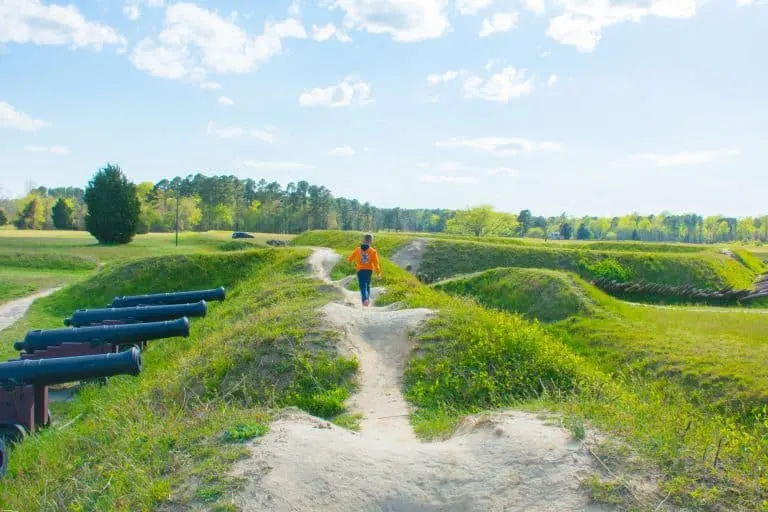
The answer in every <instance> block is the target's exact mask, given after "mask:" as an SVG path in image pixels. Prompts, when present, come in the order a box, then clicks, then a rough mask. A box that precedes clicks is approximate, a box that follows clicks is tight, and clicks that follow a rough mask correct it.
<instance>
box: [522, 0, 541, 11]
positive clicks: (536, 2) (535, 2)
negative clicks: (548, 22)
mask: <svg viewBox="0 0 768 512" xmlns="http://www.w3.org/2000/svg"><path fill="white" fill-rule="evenodd" d="M523 5H525V8H526V9H528V10H529V11H532V12H535V13H536V14H544V0H523Z"/></svg>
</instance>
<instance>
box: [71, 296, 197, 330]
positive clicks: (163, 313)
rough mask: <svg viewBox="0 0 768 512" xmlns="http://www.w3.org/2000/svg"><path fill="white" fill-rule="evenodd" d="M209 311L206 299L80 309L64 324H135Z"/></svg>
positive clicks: (74, 325) (193, 315)
mask: <svg viewBox="0 0 768 512" xmlns="http://www.w3.org/2000/svg"><path fill="white" fill-rule="evenodd" d="M207 311H208V305H207V304H206V303H205V301H204V300H201V301H199V302H193V303H191V304H167V305H161V306H133V307H127V308H103V309H78V310H77V311H75V312H74V313H73V314H72V316H71V317H69V318H67V319H65V320H64V325H70V326H72V327H85V326H89V325H101V324H104V325H107V324H110V325H112V324H134V323H144V322H161V321H166V320H175V319H177V318H181V317H201V316H205V314H206V313H207Z"/></svg>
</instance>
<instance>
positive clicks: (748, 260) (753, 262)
mask: <svg viewBox="0 0 768 512" xmlns="http://www.w3.org/2000/svg"><path fill="white" fill-rule="evenodd" d="M733 253H734V254H735V255H736V258H738V259H739V261H741V263H742V264H743V265H744V266H746V267H747V268H748V269H750V270H751V271H752V272H755V273H756V274H761V273H763V272H765V270H766V266H765V264H764V263H763V262H762V261H761V260H760V258H758V257H757V256H755V255H754V254H752V253H751V252H750V251H747V250H746V249H733Z"/></svg>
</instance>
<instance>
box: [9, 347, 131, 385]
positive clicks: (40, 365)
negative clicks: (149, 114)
mask: <svg viewBox="0 0 768 512" xmlns="http://www.w3.org/2000/svg"><path fill="white" fill-rule="evenodd" d="M139 373H141V352H139V349H137V348H136V347H131V348H130V349H129V350H124V351H123V352H113V353H111V354H99V355H92V356H76V357H60V358H55V359H33V360H30V359H25V360H18V361H9V362H7V363H0V385H6V386H7V385H12V386H24V385H38V386H50V385H54V384H64V383H66V382H76V381H80V380H86V379H96V378H100V377H111V376H113V375H138V374H139Z"/></svg>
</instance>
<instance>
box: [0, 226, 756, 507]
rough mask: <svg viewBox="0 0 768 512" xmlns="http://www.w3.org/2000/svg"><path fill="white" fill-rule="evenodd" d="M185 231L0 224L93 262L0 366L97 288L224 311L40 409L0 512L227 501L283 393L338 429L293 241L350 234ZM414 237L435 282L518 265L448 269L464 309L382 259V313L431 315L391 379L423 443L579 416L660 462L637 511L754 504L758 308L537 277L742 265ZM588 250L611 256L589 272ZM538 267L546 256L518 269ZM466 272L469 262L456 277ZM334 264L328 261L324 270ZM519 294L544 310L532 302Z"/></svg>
mask: <svg viewBox="0 0 768 512" xmlns="http://www.w3.org/2000/svg"><path fill="white" fill-rule="evenodd" d="M14 233H16V232H14ZM4 235H5V233H4V232H0V237H2V236H4ZM57 235H58V234H57ZM188 235H189V238H188V239H187V240H186V241H185V243H184V244H183V245H182V246H183V248H181V247H180V248H179V249H180V250H179V251H178V252H179V253H181V254H179V253H176V252H175V251H176V248H175V247H173V245H172V235H162V236H155V235H148V236H146V238H137V240H136V242H134V243H133V244H137V245H135V246H134V245H133V244H130V245H129V246H125V247H122V248H117V247H99V246H94V244H93V242H92V240H90V241H89V240H88V239H87V238H83V237H82V234H77V236H76V237H73V238H69V237H68V236H64V235H62V237H61V238H63V239H65V240H68V241H66V242H64V241H62V240H61V239H58V238H57V237H52V238H56V240H54V241H52V242H50V245H51V246H56V247H51V246H49V245H48V242H47V241H46V240H45V237H46V236H48V235H47V234H45V235H44V236H43V237H42V238H39V237H38V238H36V237H34V236H29V240H26V241H25V240H24V238H25V237H24V236H21V235H16V234H13V235H11V237H9V238H13V237H16V238H14V241H13V244H15V245H13V246H12V247H11V246H5V245H2V242H3V241H4V239H2V238H0V254H2V253H3V251H6V254H10V253H15V252H19V251H20V252H21V253H23V254H30V255H34V256H35V257H36V258H42V260H43V261H53V260H54V259H55V258H56V257H63V256H66V257H72V258H76V260H72V261H73V262H74V261H84V262H90V264H91V265H93V264H94V263H95V262H98V263H106V265H104V266H103V267H101V268H100V269H99V271H98V273H95V274H94V270H93V269H92V267H89V268H90V270H89V269H83V270H76V271H74V272H75V273H78V272H79V273H85V274H86V277H83V278H82V279H80V280H79V281H78V282H76V283H75V284H73V285H71V286H69V287H67V288H65V289H64V290H61V291H59V292H57V293H55V294H54V295H52V296H50V297H46V298H44V299H40V300H39V301H37V302H36V303H35V304H34V305H33V306H32V308H31V309H30V311H29V313H28V314H27V315H26V317H25V318H24V319H22V320H21V321H20V322H17V324H16V325H14V326H13V327H11V328H10V329H7V330H5V331H2V332H0V357H10V356H12V355H14V354H15V352H14V351H13V350H12V347H11V342H12V341H13V340H15V339H20V338H21V337H23V334H24V333H25V332H26V331H27V330H28V329H30V328H32V327H36V328H41V327H42V328H45V327H61V326H62V319H63V318H64V317H65V316H68V315H69V314H70V313H71V312H72V311H73V310H74V309H76V308H79V307H88V306H100V305H103V304H106V303H107V302H109V301H110V300H111V299H112V297H114V296H115V295H119V294H129V293H138V292H147V293H150V292H153V291H161V290H162V291H174V290H179V289H189V288H201V287H206V288H207V287H215V286H219V285H225V286H227V289H228V294H227V300H226V301H225V302H223V303H212V304H211V309H210V311H209V314H208V316H207V317H206V318H204V319H195V320H193V322H192V323H193V327H192V335H191V336H190V337H189V338H185V339H168V340H159V341H156V342H153V343H151V344H150V346H149V348H148V350H146V351H145V353H144V354H143V357H144V362H145V367H144V372H143V374H142V375H141V376H140V377H139V378H132V377H117V378H113V379H110V383H109V385H108V386H106V387H104V388H95V387H90V386H85V387H84V388H83V389H81V390H80V392H79V393H78V395H77V396H76V398H75V399H74V401H72V402H71V403H69V404H56V406H55V408H54V414H55V417H56V425H54V427H53V428H52V429H49V430H47V431H44V432H41V433H40V434H39V435H34V436H31V437H30V438H28V439H27V440H26V441H25V442H24V443H23V444H21V445H20V446H18V447H17V448H14V449H13V451H12V454H11V468H10V472H9V474H8V476H7V477H6V478H5V479H4V480H2V481H0V503H2V504H3V508H7V509H11V510H43V511H48V510H51V511H53V510H62V509H66V510H147V509H155V508H159V507H161V506H164V507H170V508H174V507H177V508H185V507H190V506H193V505H194V506H198V507H201V508H208V509H213V510H232V508H231V502H230V499H229V496H230V495H231V493H232V492H233V491H234V490H235V489H236V488H237V486H238V482H235V481H232V480H231V479H230V478H229V477H228V476H227V471H226V470H227V468H228V467H229V465H230V464H231V463H232V462H233V461H235V460H237V459H238V458H240V457H242V456H244V455H245V454H246V452H245V450H244V448H243V447H242V445H241V444H240V443H239V441H242V440H244V439H247V438H250V437H253V436H257V435H261V434H263V433H264V432H265V431H266V430H267V429H268V428H269V426H268V425H269V420H270V417H271V411H272V410H273V409H272V408H274V407H281V406H285V405H297V406H299V407H302V408H304V409H306V410H308V411H309V412H311V413H313V414H316V415H320V416H322V417H326V418H329V419H331V420H333V421H337V422H339V423H343V424H348V416H347V415H345V407H344V401H345V399H346V398H347V397H348V396H349V394H350V393H351V392H352V391H353V389H354V387H353V384H352V377H353V375H354V373H355V372H356V370H357V362H356V361H355V360H354V359H347V358H345V357H341V356H340V355H339V354H338V353H337V351H336V347H335V343H336V341H337V339H338V336H339V333H337V332H331V331H327V330H325V329H323V328H322V326H321V325H320V324H319V318H320V316H319V314H318V308H319V307H320V306H321V305H323V304H325V303H327V302H328V301H329V300H332V299H333V298H334V296H333V295H332V292H331V291H329V289H328V287H326V286H323V285H322V284H321V283H318V282H315V281H312V280H310V279H309V278H307V277H306V261H305V258H306V256H307V255H308V254H309V251H308V249H306V248H303V247H298V246H302V245H308V246H327V247H332V248H334V249H336V250H338V251H339V252H340V253H341V254H343V255H346V254H347V253H348V252H349V251H351V250H352V249H353V248H354V247H355V246H356V245H357V244H358V243H359V239H360V234H359V233H341V232H311V233H306V234H304V235H301V236H299V237H297V238H296V239H295V240H294V244H295V245H296V246H297V247H293V248H288V249H253V250H250V247H251V245H249V242H244V243H243V244H240V242H238V241H232V240H231V239H229V238H228V233H226V234H221V235H217V234H210V233H204V234H197V233H190V234H188ZM225 235H226V236H225ZM266 237H270V238H271V237H272V235H266ZM410 239H411V237H410V236H409V235H404V234H382V235H380V236H377V237H376V240H375V246H376V247H377V248H378V249H379V250H380V253H381V254H382V255H383V256H390V255H392V254H393V252H394V251H395V250H396V249H397V248H398V247H400V246H402V245H403V244H405V243H407V242H408V241H409V240H410ZM233 242H234V243H233ZM169 243H170V244H169ZM258 243H259V241H256V244H258ZM57 244H58V245H57ZM169 245H170V247H169ZM433 245H437V246H440V248H439V249H438V250H439V252H438V254H439V258H440V259H439V260H429V259H428V258H427V260H425V261H426V263H427V264H428V265H432V264H440V265H444V266H445V267H446V271H445V272H446V274H448V273H449V272H450V273H452V274H451V275H454V274H456V273H460V271H462V270H463V269H464V266H465V265H466V266H469V264H470V263H473V264H476V263H477V261H478V259H479V260H481V261H483V262H486V261H487V262H488V264H490V263H492V262H493V261H496V260H497V259H502V260H503V261H502V262H501V263H502V265H501V266H504V265H509V264H510V260H513V261H519V260H520V258H523V259H524V261H526V262H527V263H528V264H527V265H526V266H527V267H528V268H526V269H515V270H495V269H494V268H495V267H498V266H500V265H499V263H498V262H497V263H496V264H495V265H493V266H492V267H488V270H487V271H483V272H482V273H480V274H478V275H476V276H474V277H473V278H468V279H466V280H464V279H462V278H459V279H456V280H455V281H453V282H462V281H466V282H462V283H461V287H460V288H459V289H455V290H450V291H452V292H456V293H459V294H460V295H472V296H475V297H477V300H475V299H472V298H470V297H467V296H454V295H451V294H448V293H445V292H444V291H442V290H439V289H435V288H434V287H430V286H427V285H424V284H422V283H420V282H419V281H418V280H417V279H416V278H415V277H413V276H411V275H409V274H408V273H407V272H405V271H404V270H402V269H399V268H397V267H396V266H395V265H394V264H392V263H391V262H389V261H384V263H383V265H384V269H383V270H384V276H383V279H382V282H381V284H382V285H383V286H385V287H386V288H387V292H386V293H385V295H384V296H382V297H381V298H380V299H379V301H378V302H379V304H387V303H394V302H399V303H401V304H402V305H403V306H404V307H427V308H432V309H435V310H437V311H439V314H438V315H437V316H436V317H435V318H434V319H433V320H430V321H429V322H428V324H427V325H426V326H425V328H424V329H422V330H421V331H420V332H419V333H418V334H417V335H416V336H415V338H414V351H413V353H412V356H411V359H410V360H409V362H408V364H407V368H406V373H405V378H404V381H405V382H404V386H405V389H404V391H405V395H406V398H407V399H408V400H409V401H410V402H411V403H412V404H413V405H414V406H415V407H416V411H415V414H414V415H413V417H412V423H413V425H414V428H415V430H416V431H417V433H418V434H419V435H420V436H422V437H425V438H435V437H441V436H444V435H446V434H447V433H450V432H451V430H452V428H453V427H454V426H455V425H456V424H457V422H458V421H459V420H460V418H461V416H462V415H464V414H467V413H474V412H479V411H483V410H486V409H493V408H504V407H510V406H515V407H523V408H530V409H536V410H549V411H556V412H559V413H561V414H562V417H563V421H565V422H566V424H567V425H568V426H570V427H571V428H572V429H573V430H574V432H577V431H579V430H580V429H581V428H582V426H583V424H584V423H589V424H592V425H594V426H596V427H598V428H600V429H602V430H603V431H605V432H607V433H609V434H610V435H611V436H613V437H616V438H618V439H619V440H620V441H621V442H620V443H617V444H613V443H608V442H606V443H605V444H604V445H601V447H600V450H601V451H600V452H599V454H600V456H601V458H602V460H603V461H604V463H605V464H607V465H608V466H609V467H614V468H618V467H620V466H621V465H626V463H627V462H626V461H627V460H628V454H637V455H639V456H640V458H641V459H642V460H644V461H646V462H645V463H646V464H653V465H655V466H656V467H658V468H659V469H660V470H661V472H662V474H663V479H662V485H663V495H661V496H659V498H658V500H657V501H656V502H655V503H652V504H647V503H643V504H635V505H636V506H637V508H638V509H640V510H646V509H650V510H653V508H654V507H655V506H656V504H657V503H658V501H660V500H661V499H663V498H664V497H665V496H666V495H667V493H668V499H669V502H671V503H674V504H677V505H680V506H685V507H688V508H689V509H691V510H766V511H768V502H766V494H765V489H766V488H768V476H767V475H768V473H767V470H766V468H768V444H767V443H766V439H768V406H762V404H764V403H765V398H764V397H765V394H764V392H765V390H767V389H768V372H766V371H765V370H764V369H762V368H761V366H762V367H768V365H767V364H766V363H768V354H767V353H766V351H765V350H764V349H763V348H762V345H763V344H764V343H761V335H764V333H765V332H768V328H767V326H766V323H765V322H768V314H764V313H761V312H746V311H733V312H729V311H727V310H724V309H720V310H719V312H717V313H715V312H712V311H708V310H701V308H700V309H684V308H669V309H664V308H659V307H652V306H638V305H631V304H627V303H623V302H620V301H617V300H615V299H612V298H611V297H609V296H607V295H605V294H604V293H602V292H600V291H599V290H597V289H595V288H594V287H592V286H589V285H588V284H586V283H585V282H584V281H582V280H581V279H580V278H579V277H578V276H575V275H566V274H563V273H561V272H556V271H554V270H553V269H561V268H572V267H571V265H575V266H576V268H575V270H576V271H578V270H579V269H581V271H582V272H621V271H626V270H627V269H629V270H631V271H632V272H639V271H642V272H646V273H648V275H657V276H659V279H681V276H685V277H686V278H691V279H700V280H709V281H718V280H726V281H727V280H728V279H733V280H735V281H736V280H738V279H742V280H747V277H749V276H753V275H754V271H753V270H750V269H749V268H748V267H747V265H745V264H742V263H740V262H739V261H736V260H735V259H733V258H727V257H725V256H723V255H720V254H718V253H717V251H715V250H714V249H713V250H708V251H699V252H697V253H693V252H680V251H672V250H669V251H666V250H662V249H659V250H658V251H657V252H643V251H637V250H634V249H628V250H615V249H610V250H608V248H607V247H601V248H600V249H599V250H588V249H583V248H579V249H573V248H567V249H561V248H560V247H561V245H565V244H559V243H558V244H557V245H556V244H550V245H548V246H547V247H538V246H536V244H529V243H527V242H525V243H520V244H516V243H507V244H503V245H502V244H478V243H474V242H465V241H460V240H456V241H448V240H437V241H434V242H433ZM243 249H245V250H243ZM121 250H122V252H121ZM430 250H432V249H430ZM450 251H454V253H455V257H454V258H453V259H451V257H450ZM486 253H492V254H501V256H493V257H488V256H487V254H486ZM427 254H429V252H428V253H427ZM521 255H522V256H521ZM49 256H50V258H49ZM147 256H151V257H147ZM484 258H488V259H487V260H486V259H484ZM11 259H14V258H11ZM15 259H18V258H15ZM747 259H749V258H748V257H747ZM606 260H610V261H613V262H616V263H617V264H618V267H616V266H614V265H613V264H612V263H610V264H604V263H601V262H604V261H606ZM30 261H31V260H30ZM750 261H751V260H750ZM563 262H564V263H563ZM542 263H545V264H548V265H542V266H544V267H546V268H545V269H544V270H540V269H537V268H536V266H537V265H540V264H542ZM745 263H747V264H749V262H745ZM46 264H48V263H46ZM73 264H75V263H73ZM734 265H736V266H735V267H734ZM2 268H3V270H4V271H8V268H7V267H5V266H3V267H2ZM491 269H494V270H491ZM584 269H587V270H584ZM478 270H484V269H481V268H480V269H479V268H473V269H472V270H471V272H477V271H478ZM12 271H13V272H18V271H34V272H39V271H41V268H39V267H35V268H33V269H32V270H29V269H28V268H26V267H23V266H22V268H19V267H15V268H14V269H13V270H12ZM349 272H351V267H349V266H348V265H346V264H345V263H341V264H339V265H337V268H336V269H334V272H333V276H334V277H335V278H340V277H342V276H344V275H347V274H349ZM441 272H443V270H441ZM734 276H735V277H734ZM718 282H722V281H718ZM445 284H448V283H445ZM457 286H458V285H457ZM505 287H507V288H512V289H509V290H505V289H504V288H505ZM528 290H530V292H529V291H528ZM481 291H482V293H481ZM534 292H535V293H537V294H538V295H537V296H539V297H541V298H543V299H545V301H546V303H545V304H541V303H537V301H536V300H535V297H532V295H533V293H534ZM499 294H503V295H504V299H503V300H498V295H499ZM482 296H485V297H486V298H485V299H483V298H482ZM561 299H562V300H561ZM484 300H485V302H483V301H484ZM557 301H559V302H557ZM483 303H484V304H485V305H487V306H490V307H492V309H491V308H489V307H485V306H484V305H483ZM502 309H503V310H502ZM517 313H521V314H517ZM532 319H533V320H547V322H549V323H538V322H535V321H532ZM265 361H266V362H268V364H264V362H265ZM753 405H761V407H751V406H753ZM73 474H76V475H77V478H74V479H73ZM596 485H597V487H600V486H601V485H602V484H599V483H598V484H596ZM601 488H602V489H603V490H605V489H613V490H612V491H611V492H609V493H608V494H609V495H608V496H607V497H604V499H606V500H611V499H614V498H616V497H617V496H616V495H625V496H626V495H627V492H626V489H624V488H623V487H622V484H621V482H608V483H606V484H605V485H604V486H603V487H601ZM611 493H613V494H611Z"/></svg>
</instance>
